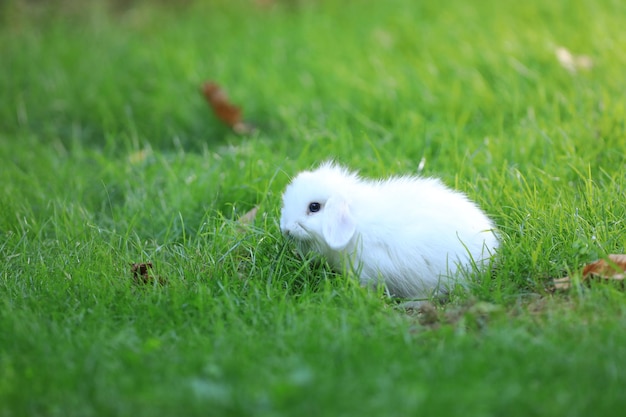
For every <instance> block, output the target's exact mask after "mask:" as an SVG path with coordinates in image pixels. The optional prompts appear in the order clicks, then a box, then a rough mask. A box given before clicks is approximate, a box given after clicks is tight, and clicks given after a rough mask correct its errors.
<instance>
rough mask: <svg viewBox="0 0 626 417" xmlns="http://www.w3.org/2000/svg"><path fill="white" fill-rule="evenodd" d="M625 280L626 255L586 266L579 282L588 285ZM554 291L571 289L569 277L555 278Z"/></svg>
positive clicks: (613, 256) (622, 281)
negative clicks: (597, 282) (590, 283)
mask: <svg viewBox="0 0 626 417" xmlns="http://www.w3.org/2000/svg"><path fill="white" fill-rule="evenodd" d="M624 279H626V255H624V254H619V255H618V254H611V255H608V256H607V259H599V260H597V261H595V262H592V263H590V264H588V265H586V266H585V267H584V268H583V271H582V278H581V280H580V281H581V282H583V283H589V282H591V281H592V280H595V281H600V282H614V281H617V282H620V283H622V285H623V283H624ZM552 285H553V288H554V289H555V290H559V291H564V290H569V289H570V288H571V287H572V280H571V278H570V277H563V278H557V279H554V280H553V281H552Z"/></svg>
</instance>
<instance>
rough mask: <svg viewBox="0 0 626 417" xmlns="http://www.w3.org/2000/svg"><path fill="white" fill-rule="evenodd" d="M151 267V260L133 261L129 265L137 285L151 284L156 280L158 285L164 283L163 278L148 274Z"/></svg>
mask: <svg viewBox="0 0 626 417" xmlns="http://www.w3.org/2000/svg"><path fill="white" fill-rule="evenodd" d="M150 269H152V262H146V263H135V264H132V265H131V268H130V272H131V273H132V274H133V281H134V282H135V284H138V285H145V284H153V283H154V282H155V279H156V282H157V283H158V284H160V285H165V283H166V282H165V279H164V278H162V277H160V276H157V277H156V278H155V277H154V276H153V275H150V274H149V270H150Z"/></svg>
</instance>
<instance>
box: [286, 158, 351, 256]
mask: <svg viewBox="0 0 626 417" xmlns="http://www.w3.org/2000/svg"><path fill="white" fill-rule="evenodd" d="M358 182H359V180H358V178H357V177H356V176H355V175H354V174H351V173H349V172H347V171H346V170H344V169H343V168H341V167H338V166H336V165H334V164H333V163H332V162H327V163H325V164H323V165H321V166H320V167H319V168H318V169H316V170H314V171H305V172H302V173H300V174H298V176H296V177H295V178H294V179H293V181H291V183H290V184H289V185H288V186H287V189H286V190H285V193H284V194H283V208H282V211H281V217H280V229H281V231H282V233H283V234H284V235H285V236H287V237H289V238H292V239H295V240H296V241H299V242H300V243H303V244H305V245H306V244H309V245H311V244H313V245H317V246H319V247H322V248H323V247H327V248H330V249H331V250H341V249H343V248H345V247H346V245H347V244H348V243H349V242H350V240H351V239H352V237H353V236H354V235H355V232H356V228H357V224H356V222H355V219H354V216H353V215H352V213H351V209H350V193H351V191H352V189H353V188H354V187H355V186H356V184H358Z"/></svg>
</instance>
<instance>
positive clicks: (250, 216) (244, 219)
mask: <svg viewBox="0 0 626 417" xmlns="http://www.w3.org/2000/svg"><path fill="white" fill-rule="evenodd" d="M258 211H259V206H254V207H252V209H251V210H250V211H249V212H247V213H246V214H243V215H242V216H241V217H239V220H237V221H238V222H239V223H240V224H252V223H254V219H255V218H256V214H257V212H258Z"/></svg>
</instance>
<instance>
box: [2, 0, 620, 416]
mask: <svg viewBox="0 0 626 417" xmlns="http://www.w3.org/2000/svg"><path fill="white" fill-rule="evenodd" d="M277 3H278V4H277V5H275V7H269V8H267V7H261V6H255V5H254V3H253V2H247V1H245V2H244V1H234V2H227V1H221V2H220V1H214V2H206V4H204V3H198V4H193V3H192V2H180V4H178V5H176V6H172V5H167V2H163V4H150V3H149V2H137V3H132V4H129V5H126V6H122V5H123V4H125V3H124V2H115V3H112V4H116V5H117V6H116V7H109V6H107V4H106V3H102V2H91V3H90V4H91V5H90V6H85V5H82V6H81V5H80V4H81V3H76V4H74V3H73V2H71V1H57V2H55V3H53V4H52V5H51V6H50V5H46V4H45V3H43V4H40V3H38V2H21V1H17V0H12V1H8V2H4V3H2V4H0V56H1V58H0V91H1V92H2V98H3V100H2V101H1V102H0V161H2V162H1V168H0V184H1V188H0V190H1V194H0V260H1V263H0V416H1V417H9V416H22V415H24V416H26V415H28V416H106V415H134V416H155V415H163V416H166V415H185V416H195V415H198V416H200V415H215V416H224V415H255V416H277V415H301V416H308V415H311V416H333V415H345V416H354V415H371V416H383V415H389V416H405V415H417V414H422V415H438V416H446V415H467V416H487V415H493V416H501V415H507V416H531V415H546V416H556V415H567V416H589V415H602V416H608V415H621V414H622V413H623V409H624V407H625V406H626V397H624V395H623V392H624V387H625V386H626V373H625V371H624V365H623V364H624V363H626V350H625V349H624V348H623V347H624V346H626V332H624V327H625V326H626V296H625V295H624V292H623V290H621V289H620V288H618V287H617V286H612V285H605V286H602V285H596V286H593V287H592V288H585V289H575V290H572V291H571V292H569V293H566V294H556V295H550V294H549V293H548V292H547V291H546V286H548V285H549V282H550V279H551V278H554V277H561V276H564V275H567V274H570V273H572V274H574V275H576V274H577V271H579V270H580V268H581V267H582V266H583V265H584V264H585V263H587V262H589V261H593V260H595V259H597V258H599V257H602V256H605V255H606V254H609V253H623V252H624V251H625V250H626V248H625V247H626V227H625V223H624V221H625V220H624V219H626V208H625V207H626V204H624V195H625V194H624V193H625V190H626V178H625V177H626V176H625V172H626V171H625V170H624V167H625V166H626V165H625V162H626V157H625V155H626V127H625V122H624V112H625V111H626V98H625V96H624V91H626V76H625V75H624V70H623V69H624V68H626V54H624V53H623V51H622V49H623V48H622V45H624V44H626V32H624V30H623V27H624V26H625V25H626V7H625V5H624V4H622V3H623V2H620V1H614V0H598V1H586V0H579V1H573V2H570V1H565V0H556V1H550V2H543V1H538V0H530V1H527V2H518V1H513V0H505V1H502V2H488V1H473V2H467V1H461V0H443V1H439V2H434V1H431V2H414V1H410V0H391V1H386V2H377V1H373V0H372V1H370V0H361V1H356V0H355V1H350V2H347V1H330V0H328V1H319V2H317V1H301V2H297V1H287V0H285V1H282V2H280V1H278V2H277ZM559 46H563V47H566V48H567V49H568V50H570V51H572V53H574V54H585V55H589V56H590V57H591V59H592V60H593V64H594V65H593V68H591V69H589V70H583V69H581V70H578V71H576V72H574V73H572V72H570V71H568V70H566V69H564V68H563V67H562V65H560V64H559V62H558V61H557V59H556V56H555V50H556V48H557V47H559ZM208 79H212V80H216V81H217V82H219V83H220V85H222V86H223V87H224V88H225V89H226V91H227V92H228V94H229V96H230V97H231V99H232V101H233V102H234V103H236V104H238V105H240V106H241V107H242V108H243V109H244V114H245V117H246V119H247V120H249V121H251V122H253V123H254V124H255V125H256V126H258V132H257V133H254V134H251V135H247V136H238V135H235V134H233V133H232V132H230V130H229V129H228V128H227V127H224V126H223V125H221V124H220V123H219V121H218V120H217V119H216V118H215V117H214V116H213V115H212V114H211V113H210V111H209V109H208V107H207V105H206V103H205V102H204V101H203V99H202V96H201V95H200V93H199V87H200V85H201V83H202V82H204V81H205V80H208ZM331 157H332V158H335V159H336V160H338V161H341V162H342V163H344V164H346V165H349V166H350V167H352V168H354V169H359V170H361V172H362V173H363V174H364V175H367V176H372V177H380V176H385V175H391V174H407V173H416V172H418V167H420V166H421V167H422V169H421V171H419V173H421V174H422V175H432V176H438V177H441V178H442V179H443V180H444V181H445V182H446V183H447V184H449V185H451V186H454V187H456V188H458V189H460V190H463V191H465V192H467V193H468V194H469V195H470V196H471V197H472V198H473V199H474V200H476V201H477V202H478V203H479V204H480V205H481V206H482V207H483V208H484V209H485V210H486V211H487V212H488V213H489V214H490V215H491V216H492V217H493V219H494V220H495V222H496V223H497V225H498V228H499V229H500V231H501V234H502V237H503V242H502V248H501V250H500V252H499V254H498V256H497V258H496V265H495V267H494V270H493V273H491V274H485V275H484V276H479V277H475V279H474V283H473V285H472V286H471V288H470V290H469V291H467V292H459V293H455V294H454V296H453V297H452V299H451V300H450V302H449V303H447V304H445V305H442V306H438V307H437V310H436V312H435V313H433V314H434V316H433V317H430V318H429V317H425V316H424V315H418V314H416V313H415V312H411V311H405V310H403V309H401V308H399V307H398V305H397V302H396V301H395V300H389V299H387V298H386V297H385V296H384V295H383V294H380V293H375V292H371V291H367V290H365V289H363V288H360V287H359V286H358V284H356V283H355V282H353V281H352V280H350V279H349V278H348V277H342V276H338V275H336V274H334V273H333V272H332V271H330V270H329V269H328V268H327V266H326V265H325V264H324V263H322V262H319V261H318V260H316V259H308V260H304V261H303V260H301V259H299V258H298V257H297V256H296V255H295V254H294V253H293V251H292V248H291V247H289V246H288V245H286V243H285V242H284V241H283V239H282V238H281V236H280V232H279V229H278V221H277V219H278V216H279V212H280V195H281V192H282V190H283V189H284V186H285V185H286V184H287V182H288V181H289V177H290V175H293V174H295V173H297V172H298V171H299V170H302V169H305V168H309V167H311V166H314V165H315V164H316V163H318V162H320V161H323V160H325V159H328V158H331ZM254 206H259V214H258V215H257V217H256V219H255V221H254V223H253V224H252V225H249V226H242V225H241V224H239V223H238V222H237V219H238V218H239V216H241V215H242V214H244V213H246V212H247V211H248V210H250V209H251V208H252V207H254ZM147 261H151V262H153V263H154V266H155V268H154V274H157V275H159V276H161V277H162V278H164V279H166V280H167V284H166V285H165V286H159V285H156V284H149V285H143V286H138V285H135V284H134V283H133V280H132V275H131V272H130V265H131V264H132V263H135V262H147Z"/></svg>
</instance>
